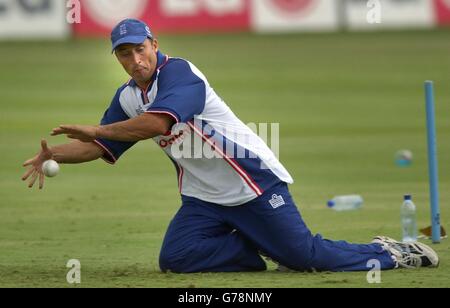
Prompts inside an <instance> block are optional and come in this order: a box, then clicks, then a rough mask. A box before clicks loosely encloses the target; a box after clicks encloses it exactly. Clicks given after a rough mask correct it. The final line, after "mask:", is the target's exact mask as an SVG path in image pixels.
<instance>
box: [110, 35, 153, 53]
mask: <svg viewBox="0 0 450 308" xmlns="http://www.w3.org/2000/svg"><path fill="white" fill-rule="evenodd" d="M147 38H148V36H127V37H124V38H121V39H120V40H118V41H117V42H115V43H114V45H113V46H112V52H114V50H116V48H117V47H119V46H120V45H123V44H142V43H143V42H144V41H145V40H146V39H147Z"/></svg>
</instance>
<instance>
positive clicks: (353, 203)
mask: <svg viewBox="0 0 450 308" xmlns="http://www.w3.org/2000/svg"><path fill="white" fill-rule="evenodd" d="M363 202H364V200H363V198H362V197H361V196H359V195H348V196H336V197H334V198H333V199H331V200H330V201H328V207H329V208H331V209H333V210H335V211H339V212H340V211H351V210H356V209H359V208H360V207H361V206H362V205H363Z"/></svg>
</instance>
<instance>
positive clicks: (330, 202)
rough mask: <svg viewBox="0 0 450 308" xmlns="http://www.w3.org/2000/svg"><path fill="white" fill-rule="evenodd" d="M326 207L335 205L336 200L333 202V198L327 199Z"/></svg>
mask: <svg viewBox="0 0 450 308" xmlns="http://www.w3.org/2000/svg"><path fill="white" fill-rule="evenodd" d="M327 204H328V207H333V206H335V205H336V202H334V201H333V200H330V201H328V203H327Z"/></svg>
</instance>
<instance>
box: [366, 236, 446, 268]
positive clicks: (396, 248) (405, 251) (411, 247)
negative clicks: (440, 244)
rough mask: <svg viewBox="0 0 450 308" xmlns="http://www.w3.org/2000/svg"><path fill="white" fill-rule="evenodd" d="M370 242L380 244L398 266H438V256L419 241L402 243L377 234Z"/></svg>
mask: <svg viewBox="0 0 450 308" xmlns="http://www.w3.org/2000/svg"><path fill="white" fill-rule="evenodd" d="M372 243H376V244H380V245H382V246H383V248H384V249H385V250H386V251H388V252H389V253H390V254H391V255H392V256H393V257H394V259H395V261H396V262H397V265H398V267H402V268H419V267H438V266H439V257H438V255H437V253H436V252H435V251H434V250H433V249H432V248H431V247H429V246H427V245H425V244H422V243H419V242H413V243H402V242H398V241H396V240H394V239H392V238H389V237H385V236H377V237H375V238H374V240H373V241H372Z"/></svg>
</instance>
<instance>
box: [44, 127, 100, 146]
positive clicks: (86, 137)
mask: <svg viewBox="0 0 450 308" xmlns="http://www.w3.org/2000/svg"><path fill="white" fill-rule="evenodd" d="M51 135H52V136H58V135H67V137H68V138H70V139H78V140H80V141H82V142H92V141H94V140H95V139H96V138H97V126H84V125H61V126H59V127H57V128H54V129H53V131H52V133H51Z"/></svg>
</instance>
